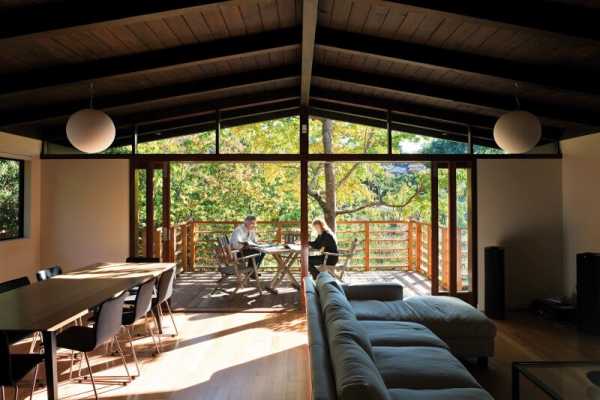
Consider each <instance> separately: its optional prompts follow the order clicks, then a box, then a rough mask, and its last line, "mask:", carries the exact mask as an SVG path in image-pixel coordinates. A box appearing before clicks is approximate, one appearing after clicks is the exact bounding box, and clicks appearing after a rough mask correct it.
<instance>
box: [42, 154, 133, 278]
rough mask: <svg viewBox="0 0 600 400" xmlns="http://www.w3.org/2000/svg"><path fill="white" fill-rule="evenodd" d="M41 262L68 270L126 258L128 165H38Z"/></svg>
mask: <svg viewBox="0 0 600 400" xmlns="http://www.w3.org/2000/svg"><path fill="white" fill-rule="evenodd" d="M42 171H43V172H42V196H43V197H42V198H43V203H42V204H43V206H42V237H43V240H42V246H41V254H42V257H41V259H42V262H43V264H44V265H51V264H58V265H60V266H61V267H63V269H64V270H66V271H68V270H72V269H74V268H80V267H83V266H86V265H89V264H93V263H96V262H101V261H116V262H118V261H121V262H122V261H125V259H126V258H127V256H128V254H129V161H128V160H100V159H93V160H92V159H86V160H58V159H57V160H43V161H42Z"/></svg>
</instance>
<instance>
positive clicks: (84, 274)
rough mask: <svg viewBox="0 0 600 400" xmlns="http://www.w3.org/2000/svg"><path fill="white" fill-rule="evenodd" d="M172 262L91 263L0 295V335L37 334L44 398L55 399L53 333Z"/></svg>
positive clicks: (150, 276)
mask: <svg viewBox="0 0 600 400" xmlns="http://www.w3.org/2000/svg"><path fill="white" fill-rule="evenodd" d="M174 267H175V264H173V263H147V264H146V263H140V264H132V263H118V264H114V263H112V264H109V263H107V264H95V265H93V266H90V267H86V268H82V269H80V270H77V271H74V272H71V273H67V274H64V275H57V276H55V277H53V278H52V279H48V280H46V281H43V282H36V283H33V284H31V285H28V286H23V287H20V288H18V289H14V290H11V291H9V292H5V293H2V294H0V310H2V313H1V314H0V331H14V330H17V331H30V332H35V331H40V332H41V333H42V337H43V342H44V358H45V360H44V362H45V366H46V385H47V389H48V399H49V400H55V399H58V371H57V367H56V336H57V333H58V331H59V330H60V329H61V328H62V327H64V326H66V325H68V324H70V323H72V322H74V321H75V320H77V319H78V318H80V317H82V316H83V315H85V314H87V313H88V310H89V309H91V308H93V307H96V306H98V305H100V304H102V303H103V302H104V301H106V300H108V299H110V298H111V297H113V296H114V295H115V294H117V293H120V292H123V291H125V290H128V289H130V288H132V287H134V286H138V285H140V284H142V283H144V282H146V281H147V280H148V279H151V278H156V277H158V276H160V274H162V273H163V272H164V271H167V270H169V269H171V268H174Z"/></svg>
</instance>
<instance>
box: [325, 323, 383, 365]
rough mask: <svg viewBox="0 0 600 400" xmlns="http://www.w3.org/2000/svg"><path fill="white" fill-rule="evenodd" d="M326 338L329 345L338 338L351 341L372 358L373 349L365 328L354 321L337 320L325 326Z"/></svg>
mask: <svg viewBox="0 0 600 400" xmlns="http://www.w3.org/2000/svg"><path fill="white" fill-rule="evenodd" d="M327 336H328V337H329V343H330V346H331V341H332V340H333V339H335V338H338V337H345V338H348V339H351V340H353V341H354V342H355V343H356V344H358V345H359V346H360V347H361V348H362V349H363V350H364V351H365V352H366V353H367V354H368V355H369V357H371V358H373V349H372V348H371V341H370V340H369V335H368V334H367V331H366V330H365V328H364V327H363V326H362V325H361V323H360V322H358V321H356V320H338V321H334V322H332V323H331V324H329V325H327Z"/></svg>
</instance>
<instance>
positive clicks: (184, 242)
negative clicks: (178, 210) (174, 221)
mask: <svg viewBox="0 0 600 400" xmlns="http://www.w3.org/2000/svg"><path fill="white" fill-rule="evenodd" d="M187 226H188V224H187V223H185V224H182V225H181V227H180V229H181V232H180V234H179V235H180V236H181V264H182V266H181V267H182V268H183V270H184V271H185V272H188V234H187Z"/></svg>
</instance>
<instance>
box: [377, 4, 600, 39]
mask: <svg viewBox="0 0 600 400" xmlns="http://www.w3.org/2000/svg"><path fill="white" fill-rule="evenodd" d="M387 2H388V3H396V4H399V5H402V6H410V7H411V8H413V9H415V10H420V11H427V12H429V13H430V14H432V13H438V14H442V15H444V16H450V17H457V16H458V17H462V18H466V19H476V20H478V21H479V22H481V21H488V22H490V23H493V24H496V25H497V24H506V25H511V26H514V27H519V28H523V29H528V30H536V31H543V32H545V33H550V34H555V35H562V36H569V37H573V38H579V39H585V40H594V41H597V40H600V30H599V29H598V27H597V23H598V20H600V10H598V9H597V8H592V7H585V6H578V5H571V4H566V3H562V2H558V1H547V0H528V1H519V0H508V1H471V0H452V1H447V0H387Z"/></svg>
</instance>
